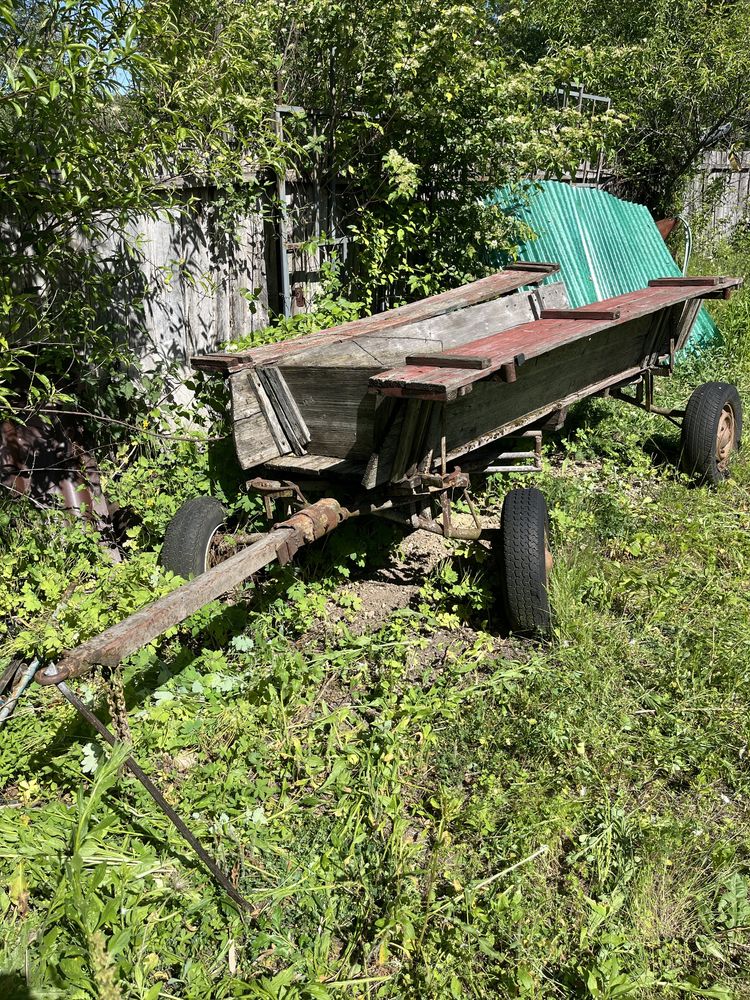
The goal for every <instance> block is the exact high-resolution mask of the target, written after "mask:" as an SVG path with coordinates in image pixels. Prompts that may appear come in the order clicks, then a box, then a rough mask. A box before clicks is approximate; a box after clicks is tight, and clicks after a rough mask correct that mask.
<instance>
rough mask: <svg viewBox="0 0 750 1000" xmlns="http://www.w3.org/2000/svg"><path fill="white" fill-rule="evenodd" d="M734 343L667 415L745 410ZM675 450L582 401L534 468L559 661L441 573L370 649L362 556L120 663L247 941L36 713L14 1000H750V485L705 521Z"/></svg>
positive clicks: (476, 557) (166, 833)
mask: <svg viewBox="0 0 750 1000" xmlns="http://www.w3.org/2000/svg"><path fill="white" fill-rule="evenodd" d="M730 310H731V311H728V312H725V315H724V317H723V319H724V328H725V330H726V333H727V343H726V345H725V346H724V348H722V349H719V350H717V351H715V352H713V353H711V354H710V355H705V356H704V357H702V358H701V359H692V360H691V359H688V360H686V361H685V362H684V363H683V365H682V366H681V368H680V370H679V371H678V373H677V375H676V377H675V378H674V379H673V380H671V381H670V382H668V383H666V384H665V385H664V386H663V388H662V390H661V391H662V394H663V396H664V398H665V399H666V398H670V399H673V400H677V399H684V398H685V396H686V395H687V394H688V392H689V390H690V388H692V387H693V386H695V385H697V384H698V383H699V382H701V381H705V380H706V379H709V378H710V379H715V378H727V379H731V380H733V381H735V382H737V384H738V385H739V387H740V391H741V393H742V394H744V397H745V399H746V400H750V338H749V337H748V336H747V333H746V330H747V328H748V324H747V323H746V320H747V319H750V317H749V316H748V315H747V312H748V304H747V299H744V300H743V299H736V300H735V302H734V303H732V304H730ZM677 439H678V432H677V431H676V430H675V429H674V428H672V427H671V426H670V425H669V424H666V423H665V422H661V423H658V422H656V421H655V420H652V419H651V418H649V417H647V416H646V415H644V414H642V413H639V412H637V411H636V410H633V409H630V408H627V407H624V406H622V405H618V404H616V403H613V402H611V401H607V400H594V401H591V402H588V403H585V404H583V405H582V406H579V407H578V408H577V410H576V411H575V413H574V414H573V419H572V421H571V423H570V425H569V426H568V427H567V428H566V429H565V430H564V432H562V433H561V434H559V435H557V436H556V437H555V438H554V439H553V440H551V441H550V442H549V443H548V445H547V451H546V456H545V469H544V472H543V474H542V476H541V477H540V481H538V483H537V485H539V486H540V487H541V488H542V489H543V491H544V492H545V494H546V496H547V497H548V500H549V502H550V505H551V507H552V511H553V513H552V526H553V541H554V549H555V560H556V562H555V569H554V578H553V586H552V591H553V603H554V607H555V609H556V624H555V636H554V639H553V641H552V643H551V644H550V645H549V646H548V647H539V646H536V645H534V644H531V643H526V642H522V641H518V640H508V639H504V638H503V637H502V635H501V634H499V631H500V629H501V622H500V621H499V619H498V618H497V616H496V614H495V611H494V606H493V594H494V593H495V592H496V589H497V581H496V580H495V579H494V577H493V572H492V568H491V565H490V564H489V561H488V560H487V559H486V553H485V552H484V550H483V549H481V547H475V548H474V549H473V550H472V549H470V548H466V547H461V546H458V545H456V546H454V548H453V551H452V553H451V554H450V555H449V557H448V558H447V559H446V560H444V561H443V562H442V563H441V564H439V565H438V566H437V567H436V568H435V569H434V570H433V571H432V573H431V574H430V575H429V577H428V578H427V579H426V580H425V581H424V583H423V585H422V586H421V590H420V591H419V592H418V593H417V594H416V596H415V598H414V599H413V600H412V602H411V604H410V606H409V607H405V608H397V609H396V610H395V611H393V612H391V613H390V614H389V615H387V616H384V617H382V618H379V619H378V620H377V622H376V624H375V626H374V627H372V628H370V629H369V630H367V631H364V632H362V630H361V629H360V628H358V627H357V626H358V622H359V616H360V613H361V608H360V607H359V601H360V598H359V597H358V594H359V593H360V586H361V584H362V582H363V581H366V580H367V579H368V578H369V577H371V576H372V574H373V572H374V570H375V568H376V567H377V566H379V565H380V566H382V565H383V564H386V565H388V563H389V560H392V559H393V554H394V552H395V551H396V550H397V548H398V545H399V536H398V535H397V534H396V533H395V532H393V531H391V530H390V528H387V527H386V526H384V525H374V526H372V527H371V528H369V529H367V530H365V529H364V526H362V525H357V526H352V525H350V526H345V527H344V528H342V529H341V531H340V533H337V534H336V535H334V536H332V538H331V539H330V540H329V542H328V543H327V545H326V546H324V547H322V548H321V549H319V550H316V551H315V552H311V553H310V554H309V556H308V557H307V559H306V560H304V561H303V562H302V563H301V564H300V565H299V566H298V567H297V568H295V569H289V568H287V569H285V570H279V571H277V572H276V573H275V574H274V575H272V577H271V578H270V579H269V580H268V582H267V583H266V584H265V585H264V586H263V587H261V588H259V589H258V591H256V592H254V593H252V594H251V595H248V596H251V597H252V600H251V601H249V602H243V601H238V602H237V603H235V604H233V605H230V606H226V607H224V606H216V607H214V608H213V609H210V610H208V611H206V612H202V613H201V614H200V615H198V616H196V617H195V618H194V619H193V620H191V622H190V623H188V624H187V625H186V627H185V628H183V629H181V630H180V631H179V632H178V633H177V634H175V635H173V636H172V637H171V638H168V639H167V640H165V641H164V642H162V643H161V644H160V645H158V646H157V647H155V648H151V649H149V650H146V651H143V652H142V653H140V654H137V655H136V656H135V657H133V658H132V659H131V661H130V663H129V666H128V669H127V671H126V680H127V682H128V698H129V702H130V704H131V705H132V711H131V727H132V730H133V734H134V739H135V742H136V756H137V758H138V759H139V761H140V762H141V763H143V764H144V766H146V768H147V769H148V770H149V772H150V773H151V774H152V775H153V776H154V777H155V778H156V780H157V781H158V782H159V783H160V784H161V785H162V786H163V787H164V788H165V789H166V791H167V795H168V797H169V799H170V801H172V802H173V803H174V804H175V805H177V806H178V807H179V809H180V810H181V812H182V814H183V815H184V816H186V817H188V818H189V821H190V823H191V826H192V828H193V830H194V831H195V832H196V834H197V835H198V836H199V837H200V839H201V840H202V842H203V843H204V844H206V845H207V846H211V848H212V849H213V850H215V851H216V853H217V854H218V856H219V857H220V859H221V863H222V865H223V867H224V868H225V870H227V871H229V872H231V873H232V877H233V878H234V879H235V880H236V882H237V885H238V886H239V887H240V888H241V890H242V891H243V892H244V893H245V894H246V895H247V896H248V897H249V898H250V899H251V900H252V902H253V903H254V905H255V906H256V910H257V915H256V916H255V917H254V918H253V919H248V918H245V917H243V916H241V915H240V914H239V912H238V911H237V909H236V907H235V906H234V905H233V904H232V903H231V901H229V900H228V899H227V898H226V897H225V896H224V895H223V894H222V893H221V892H220V891H219V890H217V889H216V888H215V887H214V885H213V884H212V883H211V882H210V881H209V879H208V878H207V876H206V874H205V873H204V872H203V870H202V869H201V868H200V867H199V866H198V865H197V864H196V862H195V861H194V859H193V857H192V856H191V855H190V853H189V852H188V851H187V849H186V848H185V846H184V845H183V844H182V842H181V841H180V839H179V837H178V836H177V835H176V834H175V833H174V831H173V830H172V829H171V828H170V826H169V824H168V823H167V822H166V820H165V819H164V818H163V816H162V815H161V814H160V813H159V812H158V810H156V809H155V808H154V807H153V806H152V804H151V802H150V800H149V799H148V798H147V797H146V796H145V794H144V793H143V791H142V790H141V789H140V788H139V786H137V785H134V784H133V783H132V781H131V780H130V779H128V778H127V777H123V776H119V775H118V765H119V764H120V758H119V757H118V755H117V754H115V755H114V759H112V760H110V759H108V757H107V755H106V754H104V753H103V751H102V750H101V748H100V747H99V746H98V744H97V743H96V741H95V740H94V738H93V736H92V734H91V733H90V732H89V731H88V730H87V729H86V728H85V726H84V725H82V724H81V723H80V722H78V721H77V720H76V718H75V717H74V716H73V714H72V713H71V711H70V710H69V708H68V707H67V706H66V705H65V704H64V703H63V702H61V701H60V700H59V699H57V698H56V697H55V695H54V694H53V693H51V692H47V691H44V692H42V691H40V690H35V691H34V692H33V693H32V696H31V697H30V698H29V699H28V700H27V701H26V702H25V703H24V706H23V708H22V709H21V710H20V711H19V712H18V713H17V715H16V716H15V717H14V719H13V720H12V722H11V724H10V725H9V726H8V727H6V729H5V730H4V732H3V742H2V747H1V748H0V782H1V783H2V785H3V786H4V806H3V808H2V809H1V810H0V886H1V887H2V888H1V889H0V913H1V914H2V927H1V928H0V955H1V956H2V957H1V958H0V969H1V970H3V975H4V979H3V978H2V976H0V984H1V985H3V986H4V987H5V989H4V992H3V994H2V995H4V996H8V995H14V991H15V995H18V996H23V997H29V996H31V997H40V998H41V997H45V998H47V997H50V998H51V997H65V998H77V997H92V996H93V997H103V998H106V1000H110V998H142V1000H146V998H148V1000H154V998H156V997H162V998H172V997H180V998H211V1000H214V998H224V997H264V998H279V1000H282V998H284V1000H288V998H295V1000H323V998H343V997H347V998H349V997H351V998H375V997H377V998H378V1000H380V998H395V997H410V998H417V997H419V998H428V997H435V998H438V997H439V998H445V997H449V998H450V997H453V998H463V997H467V998H469V997H472V998H473V997H476V998H484V997H487V998H489V997H534V998H542V997H544V998H547V997H550V998H557V997H575V998H577V997H581V998H584V997H591V998H596V1000H599V998H616V997H624V996H630V997H636V998H662V997H663V998H681V997H689V996H703V997H714V998H717V1000H729V998H737V1000H740V998H743V997H750V963H749V962H748V955H750V899H749V898H748V889H749V887H750V812H749V804H750V769H749V768H748V742H749V741H750V727H749V725H748V718H750V696H749V695H748V691H749V690H750V687H749V685H748V680H749V675H750V614H749V612H750V586H749V584H750V533H749V532H748V524H749V523H750V463H749V462H748V460H747V457H746V456H744V455H743V456H740V458H739V459H738V461H737V462H736V464H735V467H734V470H733V478H732V480H731V481H729V482H728V483H726V484H724V485H722V486H721V487H720V488H718V489H716V490H701V489H694V488H693V487H692V486H691V484H690V483H689V482H687V480H685V479H684V478H683V477H682V476H681V475H680V474H679V473H676V472H675V471H674V468H673V466H672V465H671V464H670V462H669V461H668V459H670V458H673V457H674V455H675V452H676V449H677V443H678V442H677ZM509 484H510V480H508V479H506V480H496V481H493V482H492V483H491V484H490V486H489V488H488V491H487V493H486V494H485V495H484V497H483V498H482V502H483V504H484V506H485V507H486V509H488V510H496V509H497V506H498V504H499V502H500V500H501V498H502V495H503V493H504V491H505V490H506V489H507V487H508V485H509ZM139 558H142V559H145V558H146V557H145V556H141V557H139ZM144 572H145V571H144ZM148 573H153V563H149V564H148ZM146 575H147V576H148V574H146ZM155 579H156V578H154V580H155ZM334 612H335V613H334ZM60 628H62V629H66V628H68V624H67V623H66V622H65V621H64V620H62V619H61V625H60ZM32 631H33V629H32ZM48 631H49V629H47V631H45V633H44V634H45V636H47V638H46V639H45V641H51V640H50V639H49V636H48ZM30 634H31V633H30ZM82 687H83V690H84V691H85V692H86V694H87V695H88V696H89V697H91V698H93V699H94V700H95V701H96V700H97V699H99V700H101V695H100V692H99V690H98V688H97V687H96V685H95V684H93V683H92V684H85V685H83V686H82ZM27 983H28V986H27V985H26V984H27Z"/></svg>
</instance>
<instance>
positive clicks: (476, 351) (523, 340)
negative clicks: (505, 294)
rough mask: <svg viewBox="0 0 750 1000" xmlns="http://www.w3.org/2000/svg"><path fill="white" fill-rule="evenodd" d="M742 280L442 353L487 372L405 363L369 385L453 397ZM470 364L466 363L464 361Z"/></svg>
mask: <svg viewBox="0 0 750 1000" xmlns="http://www.w3.org/2000/svg"><path fill="white" fill-rule="evenodd" d="M741 283H742V282H741V279H739V278H716V279H715V280H714V281H713V282H712V283H711V285H708V284H707V283H705V282H704V283H703V284H699V283H697V282H693V283H691V284H687V283H682V284H680V285H676V284H672V283H670V284H668V285H651V286H650V287H648V288H644V289H641V290H639V291H637V292H628V293H627V294H625V295H618V296H615V297H614V298H611V299H606V300H604V301H603V302H597V303H594V304H592V306H591V311H592V312H593V313H598V314H599V315H601V313H602V311H604V310H611V311H619V316H618V318H617V319H614V320H613V319H600V318H592V319H591V321H590V322H589V321H587V320H582V319H581V314H582V313H583V312H585V309H586V307H583V308H582V309H579V310H577V314H578V315H577V318H576V319H574V320H572V319H538V320H535V321H533V322H530V323H529V322H527V323H521V324H520V325H518V326H515V327H512V328H511V329H508V330H503V331H502V332H500V333H495V334H490V335H489V336H487V337H481V338H480V339H478V340H475V341H471V342H469V343H465V344H462V345H461V346H460V347H458V348H451V349H449V350H447V351H442V352H440V353H439V354H438V355H437V356H438V357H440V359H441V363H442V359H446V358H450V356H451V354H456V355H459V356H460V357H461V358H462V359H466V358H471V357H473V358H477V359H479V361H480V362H481V363H482V364H483V365H484V367H483V368H475V369H472V368H467V367H456V368H445V367H438V366H437V365H405V366H402V367H400V368H392V369H390V370H389V371H385V372H381V373H380V374H378V375H375V376H373V377H372V378H371V379H370V386H371V387H372V388H373V389H375V390H376V391H377V392H379V393H382V394H384V395H391V396H406V397H408V396H415V395H419V396H420V397H421V398H434V399H445V400H447V399H450V398H453V397H455V394H456V393H457V392H458V391H459V390H460V389H463V388H465V387H467V386H470V385H471V384H472V383H474V382H477V381H479V380H480V379H484V378H487V377H488V376H489V375H492V374H494V372H496V371H498V370H499V369H500V368H501V367H502V366H503V365H505V364H510V363H514V362H515V363H518V362H519V361H521V362H522V361H523V360H528V359H531V358H535V357H539V356H540V355H542V354H546V353H548V352H549V351H552V350H554V349H555V348H557V347H561V346H563V345H565V344H569V343H572V342H574V341H576V340H585V339H587V338H590V337H591V336H593V335H594V334H596V333H599V332H601V331H602V330H606V329H609V328H611V327H616V326H621V325H624V324H627V323H630V322H632V321H633V320H636V319H640V318H641V317H643V316H647V315H649V314H652V313H657V312H661V311H662V310H664V309H668V308H669V307H671V306H675V305H679V304H681V303H683V302H687V301H690V300H691V299H700V298H704V297H707V296H712V295H715V294H716V293H717V292H722V291H723V290H726V289H731V288H735V287H737V286H738V285H740V284H741ZM462 363H464V364H465V360H464V361H463V362H462Z"/></svg>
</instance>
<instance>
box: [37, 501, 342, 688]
mask: <svg viewBox="0 0 750 1000" xmlns="http://www.w3.org/2000/svg"><path fill="white" fill-rule="evenodd" d="M305 514H306V516H305V518H304V520H303V521H299V520H297V518H299V517H300V516H301V515H300V514H296V515H294V517H293V518H291V519H290V520H289V521H284V522H282V523H281V524H277V525H276V526H275V527H274V530H273V531H271V532H269V533H268V534H267V535H264V536H263V537H262V538H261V539H260V540H259V541H257V542H255V543H254V544H253V545H249V546H248V547H247V548H246V549H242V550H241V551H240V552H238V553H236V555H233V556H231V557H230V558H229V559H227V560H225V561H224V562H222V563H219V565H217V566H214V567H212V568H211V569H209V570H207V571H206V572H205V573H202V574H201V575H200V576H197V577H195V579H193V580H190V581H189V582H188V583H183V584H182V585H181V586H180V587H177V588H176V589H175V590H173V591H172V592H171V593H169V594H167V595H166V596H165V597H160V598H159V600H157V601H154V602H153V603H152V604H148V605H146V607H145V608H141V610H140V611H136V612H135V614H132V615H130V617H129V618H126V619H125V620H124V621H121V622H119V623H118V624H117V625H113V626H112V627H111V628H108V629H107V630H106V631H105V632H102V633H101V635H98V636H95V637H94V638H93V639H89V640H88V642H84V643H83V644H82V645H81V646H78V648H77V649H73V650H71V651H70V652H67V653H65V654H64V655H63V657H62V659H61V660H60V661H59V662H58V665H57V668H56V670H55V672H54V673H53V674H49V673H47V672H46V671H44V670H40V671H38V672H37V674H36V675H35V680H36V681H37V682H38V683H39V684H57V683H59V682H60V681H61V680H68V679H69V678H71V677H82V676H84V675H85V674H88V673H90V672H91V670H93V669H94V667H96V666H106V667H115V666H117V664H118V663H119V662H120V661H121V660H123V659H124V658H125V657H126V656H129V655H130V654H131V653H134V652H135V651H136V650H137V649H141V648H142V647H143V646H146V645H147V644H148V643H149V642H152V641H153V640H154V639H156V638H157V637H158V636H160V635H161V634H162V632H165V631H166V630H167V629H168V628H171V627H172V626H173V625H178V624H179V623H180V622H182V621H184V620H185V619H186V618H189V617H190V615H192V614H194V613H195V612H196V611H199V610H200V609H201V608H203V607H205V606H206V605H207V604H209V603H210V602H211V601H214V600H216V599H217V598H219V597H221V596H222V595H223V594H226V593H228V592H229V591H230V590H233V589H234V588H235V587H237V586H239V585H240V584H241V583H243V582H244V581H245V580H246V579H247V578H248V577H250V576H252V575H253V573H257V572H258V571H259V570H261V569H263V567H264V566H268V564H269V563H272V562H274V561H275V560H276V559H277V558H279V552H280V550H283V553H282V557H281V558H287V557H288V558H291V556H293V555H294V553H295V552H296V551H298V549H300V548H301V547H302V545H306V544H308V542H309V541H313V540H315V539H316V538H321V537H322V536H323V535H324V534H327V532H328V531H331V530H332V529H333V528H334V527H336V525H338V524H340V523H341V521H342V520H344V519H345V518H347V517H349V516H350V515H349V511H348V510H346V508H344V507H341V505H340V504H339V503H338V501H337V500H331V499H323V500H319V501H318V502H317V503H315V504H312V505H311V506H310V507H309V508H307V510H306V512H305ZM288 542H291V545H290V546H289V548H288V549H286V548H285V547H286V545H287V543H288Z"/></svg>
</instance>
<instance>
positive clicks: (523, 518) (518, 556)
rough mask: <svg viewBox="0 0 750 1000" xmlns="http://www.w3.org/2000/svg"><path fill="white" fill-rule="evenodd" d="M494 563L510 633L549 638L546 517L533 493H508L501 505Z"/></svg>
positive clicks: (541, 501)
mask: <svg viewBox="0 0 750 1000" xmlns="http://www.w3.org/2000/svg"><path fill="white" fill-rule="evenodd" d="M498 542H499V551H498V552H497V561H498V564H499V570H500V580H501V588H502V596H503V603H504V605H505V613H506V615H507V618H508V624H509V625H510V628H511V630H512V631H513V632H519V633H521V634H525V635H536V636H539V637H546V636H549V634H550V632H551V627H552V619H551V614H550V606H549V595H548V592H547V587H548V584H549V575H550V572H551V570H552V552H551V551H550V547H549V514H548V513H547V504H546V502H545V500H544V497H543V495H542V494H541V493H540V491H539V490H537V489H533V488H532V489H517V490H511V492H510V493H508V495H507V496H506V498H505V501H504V502H503V511H502V521H501V524H500V536H499V540H498Z"/></svg>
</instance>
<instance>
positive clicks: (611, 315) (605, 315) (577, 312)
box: [539, 306, 620, 322]
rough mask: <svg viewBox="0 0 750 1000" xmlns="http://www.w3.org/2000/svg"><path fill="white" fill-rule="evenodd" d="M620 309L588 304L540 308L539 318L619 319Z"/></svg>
mask: <svg viewBox="0 0 750 1000" xmlns="http://www.w3.org/2000/svg"><path fill="white" fill-rule="evenodd" d="M619 318H620V310H619V309H593V308H591V307H590V306H584V307H583V308H581V309H542V312H541V314H540V316H539V319H576V320H588V321H589V322H590V321H591V320H592V319H605V320H611V319H619Z"/></svg>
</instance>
